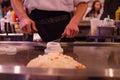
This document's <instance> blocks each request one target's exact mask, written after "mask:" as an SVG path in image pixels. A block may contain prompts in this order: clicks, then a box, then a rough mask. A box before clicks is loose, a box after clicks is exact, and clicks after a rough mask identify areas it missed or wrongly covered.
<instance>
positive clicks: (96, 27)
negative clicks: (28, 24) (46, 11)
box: [0, 0, 120, 80]
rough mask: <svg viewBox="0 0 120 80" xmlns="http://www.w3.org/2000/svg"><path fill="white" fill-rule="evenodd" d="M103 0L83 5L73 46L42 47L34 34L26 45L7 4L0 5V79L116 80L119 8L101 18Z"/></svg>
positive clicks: (119, 77) (6, 0) (119, 73)
mask: <svg viewBox="0 0 120 80" xmlns="http://www.w3.org/2000/svg"><path fill="white" fill-rule="evenodd" d="M11 1H12V0H11ZM16 1H21V0H16ZM22 1H27V0H22ZM46 1H47V0H46ZM61 1H62V0H61ZM63 1H64V0H63ZM83 1H84V0H83ZM105 1H107V0H90V1H89V2H88V7H87V9H86V12H85V13H84V15H83V17H82V20H81V21H80V22H79V24H78V28H79V33H78V35H77V36H75V37H74V41H72V42H71V41H61V38H59V39H56V40H52V41H49V42H44V41H43V40H42V38H41V37H40V36H39V34H38V33H37V32H33V34H32V35H33V37H32V40H31V38H29V37H30V35H29V34H28V33H25V32H24V31H22V29H21V26H20V19H19V15H17V14H16V13H15V11H14V9H13V7H12V6H11V2H10V0H0V4H1V5H0V80H120V43H119V42H120V8H119V7H120V5H119V6H118V8H117V9H116V10H115V12H114V18H113V17H112V16H111V14H107V15H106V16H104V17H103V14H105V13H106V12H105V5H104V4H105ZM108 1H109V2H110V3H111V4H112V0H108ZM113 1H114V0H113ZM119 2H120V1H119ZM94 6H96V7H97V10H98V12H96V13H95V14H93V12H94V11H93V10H95V9H93V8H94ZM75 10H76V8H75ZM92 11H93V12H92ZM104 12H105V13H104ZM72 13H73V15H74V14H75V13H74V11H73V12H72Z"/></svg>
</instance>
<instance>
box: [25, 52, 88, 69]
mask: <svg viewBox="0 0 120 80" xmlns="http://www.w3.org/2000/svg"><path fill="white" fill-rule="evenodd" d="M27 67H37V68H65V69H66V68H67V69H85V68H86V67H85V66H84V65H82V64H80V63H79V62H77V61H76V60H74V59H73V58H72V57H70V56H67V55H63V54H60V53H48V54H45V55H39V56H38V57H37V58H34V59H32V60H31V61H30V62H29V63H28V64H27Z"/></svg>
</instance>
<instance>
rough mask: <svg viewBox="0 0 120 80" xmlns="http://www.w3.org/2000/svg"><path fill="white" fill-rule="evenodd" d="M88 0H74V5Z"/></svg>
mask: <svg viewBox="0 0 120 80" xmlns="http://www.w3.org/2000/svg"><path fill="white" fill-rule="evenodd" d="M89 1H90V0H74V5H75V6H77V5H78V4H79V3H81V2H89Z"/></svg>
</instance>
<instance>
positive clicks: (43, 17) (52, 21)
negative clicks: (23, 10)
mask: <svg viewBox="0 0 120 80" xmlns="http://www.w3.org/2000/svg"><path fill="white" fill-rule="evenodd" d="M30 18H31V19H32V20H33V21H35V24H36V28H37V29H38V34H39V35H40V37H41V38H42V40H43V41H45V42H48V41H52V40H56V39H58V38H60V37H61V35H62V33H63V32H64V29H65V27H66V26H67V24H68V23H69V21H70V19H71V15H70V13H68V12H64V11H43V10H37V9H35V10H33V11H32V12H31V14H30ZM62 41H74V39H67V38H63V39H62Z"/></svg>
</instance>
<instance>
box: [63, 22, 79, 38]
mask: <svg viewBox="0 0 120 80" xmlns="http://www.w3.org/2000/svg"><path fill="white" fill-rule="evenodd" d="M78 33H79V28H78V24H74V23H69V24H68V25H67V26H66V28H65V30H64V32H63V33H62V36H63V37H66V38H74V37H75V36H77V35H78Z"/></svg>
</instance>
